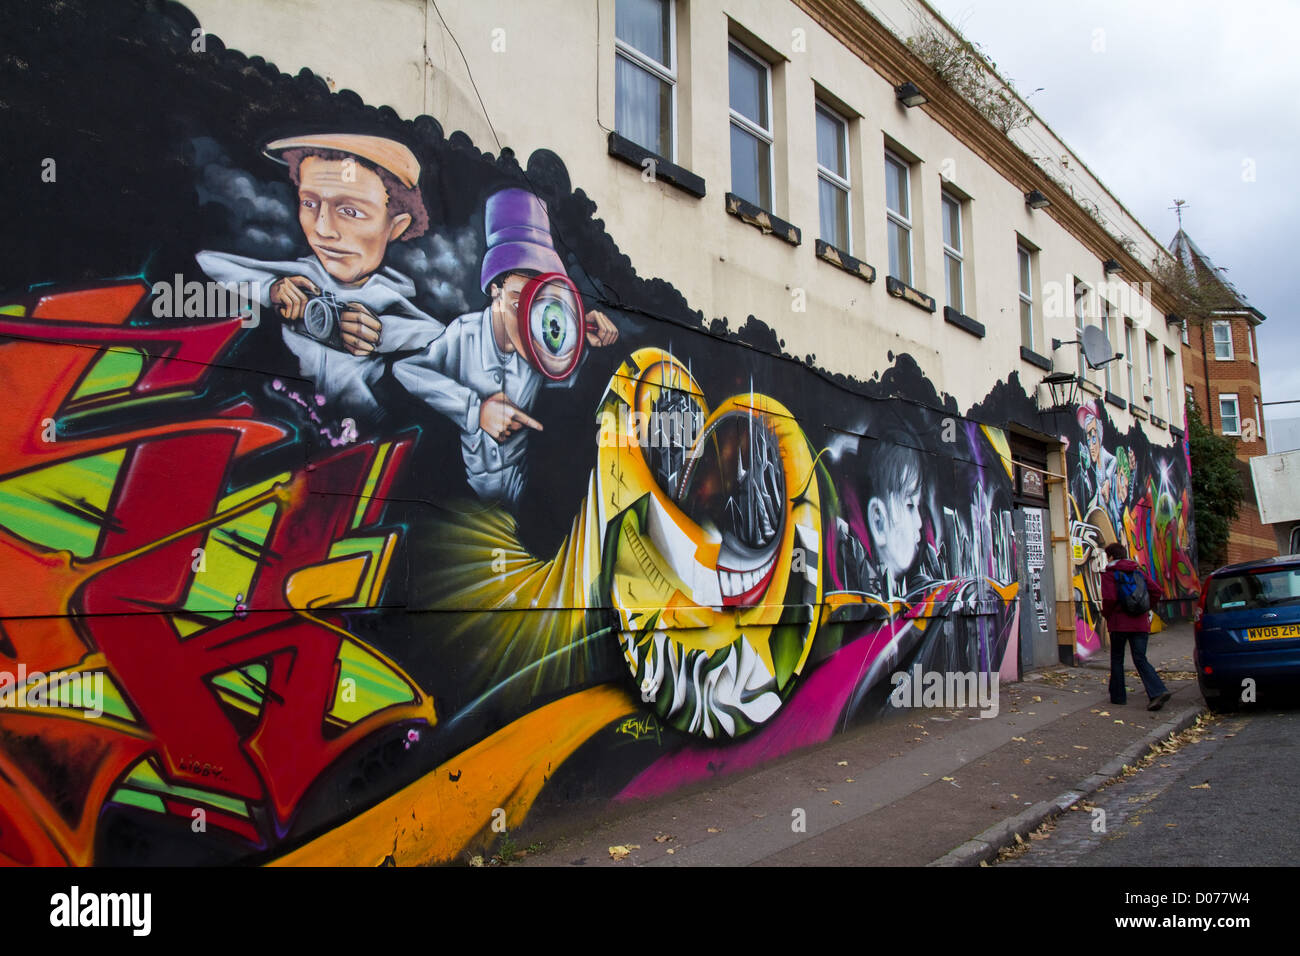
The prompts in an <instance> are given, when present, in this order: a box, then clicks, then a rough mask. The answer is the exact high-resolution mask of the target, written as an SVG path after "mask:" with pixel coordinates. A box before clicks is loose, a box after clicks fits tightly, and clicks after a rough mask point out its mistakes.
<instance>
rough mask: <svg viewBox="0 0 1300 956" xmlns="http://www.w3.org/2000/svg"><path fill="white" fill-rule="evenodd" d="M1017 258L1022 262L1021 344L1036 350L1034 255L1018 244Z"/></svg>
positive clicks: (1021, 244)
mask: <svg viewBox="0 0 1300 956" xmlns="http://www.w3.org/2000/svg"><path fill="white" fill-rule="evenodd" d="M1016 258H1017V259H1018V260H1019V261H1020V344H1021V345H1023V346H1024V347H1025V348H1027V349H1029V350H1030V351H1031V352H1032V351H1033V350H1034V254H1033V253H1032V252H1031V251H1030V250H1029V249H1028V248H1026V247H1025V246H1024V244H1023V243H1016Z"/></svg>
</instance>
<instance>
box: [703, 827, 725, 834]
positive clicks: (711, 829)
mask: <svg viewBox="0 0 1300 956" xmlns="http://www.w3.org/2000/svg"><path fill="white" fill-rule="evenodd" d="M705 832H706V833H721V832H722V831H721V830H719V829H718V828H717V827H709V828H708V830H706V831H705Z"/></svg>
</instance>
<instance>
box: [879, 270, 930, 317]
mask: <svg viewBox="0 0 1300 956" xmlns="http://www.w3.org/2000/svg"><path fill="white" fill-rule="evenodd" d="M885 289H886V290H887V291H888V292H889V294H890V295H892V296H893V297H894V298H896V299H902V300H903V301H904V302H910V303H912V305H914V306H916V307H917V308H918V309H924V310H925V311H926V312H933V311H935V304H934V299H933V297H931V296H928V295H926V294H925V293H924V292H921V291H920V290H919V289H913V288H912V287H911V286H910V285H908V284H907V283H906V282H904V281H903V280H901V279H895V278H894V277H893V276H886V277H885Z"/></svg>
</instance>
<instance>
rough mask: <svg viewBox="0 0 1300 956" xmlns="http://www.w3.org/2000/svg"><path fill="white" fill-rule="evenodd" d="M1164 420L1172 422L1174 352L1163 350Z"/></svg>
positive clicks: (1169, 349) (1168, 349) (1167, 349)
mask: <svg viewBox="0 0 1300 956" xmlns="http://www.w3.org/2000/svg"><path fill="white" fill-rule="evenodd" d="M1165 418H1167V419H1169V420H1170V421H1171V422H1172V421H1173V420H1174V350H1173V349H1171V348H1168V347H1166V348H1165Z"/></svg>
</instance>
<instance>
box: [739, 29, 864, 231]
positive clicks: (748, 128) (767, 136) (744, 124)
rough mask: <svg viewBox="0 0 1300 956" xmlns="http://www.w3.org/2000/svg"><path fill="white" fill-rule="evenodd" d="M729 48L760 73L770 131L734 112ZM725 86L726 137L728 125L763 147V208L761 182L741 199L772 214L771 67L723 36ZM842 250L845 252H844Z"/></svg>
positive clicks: (773, 131)
mask: <svg viewBox="0 0 1300 956" xmlns="http://www.w3.org/2000/svg"><path fill="white" fill-rule="evenodd" d="M732 49H735V50H736V52H737V53H739V54H740V55H741V56H742V57H744V58H745V59H747V60H750V61H751V62H752V63H754V64H755V65H756V66H758V67H759V68H760V69H762V71H763V82H764V84H765V85H766V90H765V92H764V97H765V100H764V104H765V105H766V107H767V121H768V123H769V124H771V129H764V128H763V127H761V126H759V125H758V124H757V123H755V122H754V121H753V120H751V119H750V118H749V117H748V116H746V115H744V114H743V113H740V112H738V111H737V110H736V109H735V107H733V106H732V105H731V90H730V86H731V51H732ZM727 86H728V90H727V112H728V120H729V122H728V126H727V129H728V134H730V130H731V127H732V126H737V127H739V128H740V130H741V132H743V133H748V134H749V135H750V136H753V137H754V138H755V139H759V140H761V141H763V142H765V143H766V144H767V194H768V195H767V199H768V201H767V204H766V205H764V204H763V202H762V192H763V189H762V183H761V182H760V183H759V196H758V197H757V198H756V199H754V200H750V199H747V197H744V196H741V198H742V199H745V200H746V201H747V202H753V203H754V205H756V206H758V207H759V208H761V209H765V210H767V211H768V212H773V211H774V210H775V208H776V117H775V110H774V109H773V103H772V64H771V63H769V62H768V61H767V60H765V59H764V58H763V57H761V56H759V55H758V54H757V53H755V52H754V51H753V50H751V49H750V48H749V47H747V46H745V45H744V44H743V43H741V42H740V41H739V40H737V39H736V38H735V37H734V36H728V37H727ZM727 149H728V153H730V151H731V138H730V135H728V138H727ZM727 158H728V161H729V162H730V161H733V160H734V158H735V157H734V156H731V155H728V157H727ZM731 191H732V192H733V193H736V183H735V182H734V176H733V182H732V183H731ZM736 195H740V194H739V193H736ZM845 251H846V252H847V251H848V250H845Z"/></svg>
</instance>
